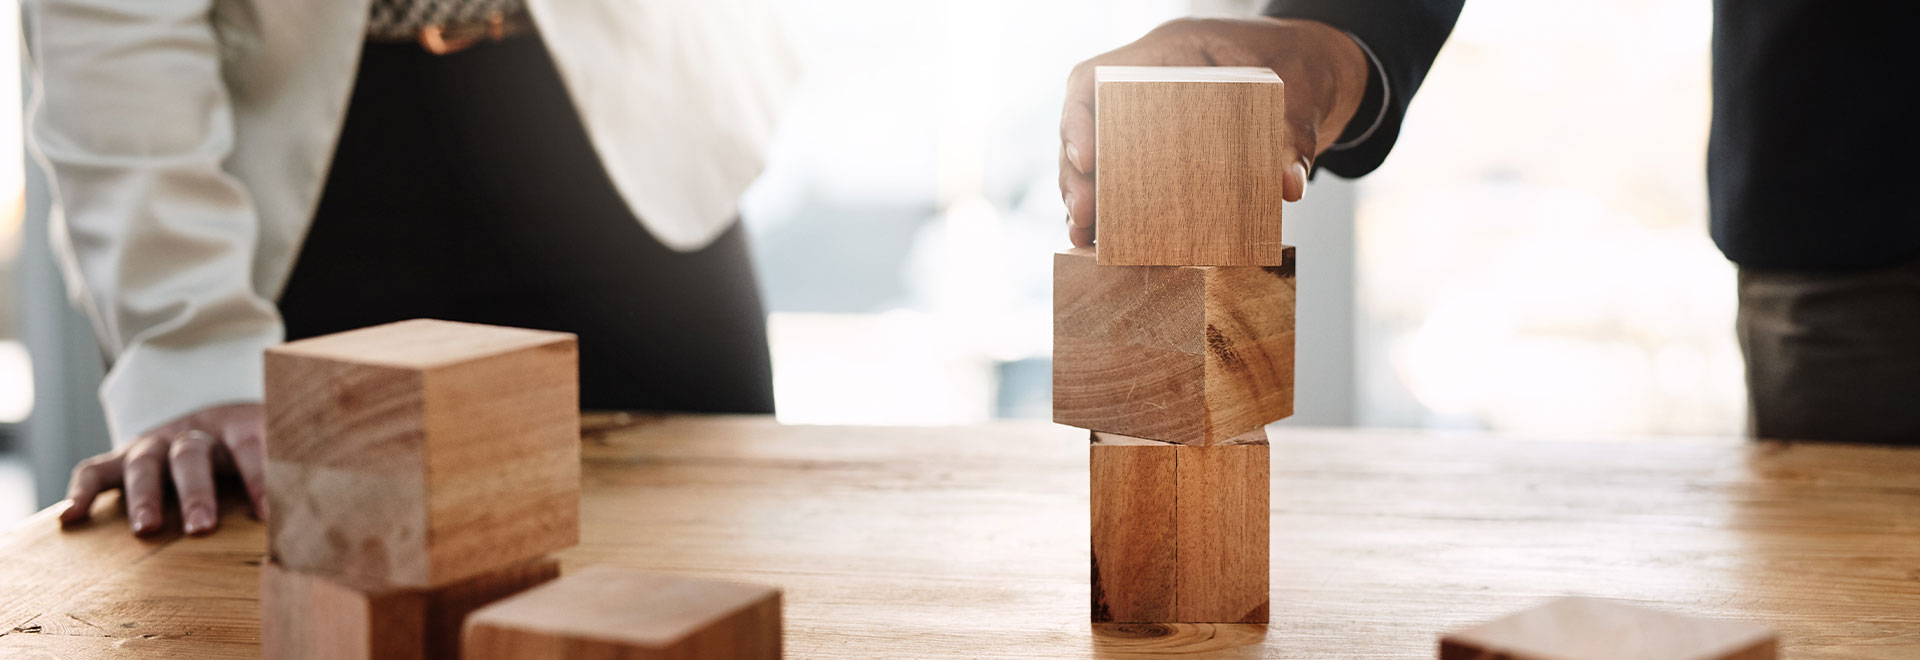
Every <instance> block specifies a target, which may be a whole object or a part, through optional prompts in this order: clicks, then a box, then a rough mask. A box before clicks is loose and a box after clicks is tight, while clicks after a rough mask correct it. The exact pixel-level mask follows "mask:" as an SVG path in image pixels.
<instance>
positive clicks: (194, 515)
mask: <svg viewBox="0 0 1920 660" xmlns="http://www.w3.org/2000/svg"><path fill="white" fill-rule="evenodd" d="M212 528H213V513H212V512H210V511H207V510H206V509H194V510H192V511H189V512H187V533H188V534H199V533H201V532H205V531H207V530H209V529H212Z"/></svg>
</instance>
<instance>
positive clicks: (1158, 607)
mask: <svg viewBox="0 0 1920 660" xmlns="http://www.w3.org/2000/svg"><path fill="white" fill-rule="evenodd" d="M1269 449H1270V448H1269V447H1268V446H1267V441H1266V434H1265V432H1264V431H1255V432H1253V433H1249V434H1247V435H1243V436H1240V437H1237V438H1234V439H1233V440H1230V441H1228V442H1227V443H1223V444H1217V445H1207V446H1189V445H1178V444H1170V443H1163V442H1154V441H1151V440H1141V439H1138V438H1130V437H1126V436H1119V435H1112V434H1107V433H1094V434H1093V439H1092V445H1091V447H1090V449H1089V456H1088V459H1089V461H1088V462H1089V465H1090V467H1091V471H1090V474H1089V476H1090V483H1091V486H1092V497H1091V501H1092V519H1093V620H1094V621H1097V622H1141V623H1265V622H1266V621H1267V616H1268V612H1267V603H1268V594H1267V566H1268V563H1267V558H1268V554H1267V550H1268V542H1269V541H1268V534H1267V532H1268V520H1269V517H1270V515H1271V513H1270V511H1269V509H1268V506H1267V502H1268V500H1267V496H1268V490H1269V486H1268V475H1269V461H1270V451H1269Z"/></svg>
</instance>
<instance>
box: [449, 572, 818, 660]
mask: <svg viewBox="0 0 1920 660" xmlns="http://www.w3.org/2000/svg"><path fill="white" fill-rule="evenodd" d="M463 646H464V654H463V655H464V657H465V658H466V659H467V660H514V659H517V658H555V659H562V658H582V659H585V658H595V659H606V660H611V659H615V658H620V659H629V658H631V659H636V660H637V659H642V658H648V659H651V658H661V659H665V658H674V659H676V660H701V659H706V658H712V659H715V660H719V659H722V658H726V659H740V660H760V659H766V660H777V659H778V658H779V657H780V647H781V644H780V591H779V590H777V589H774V588H772V587H763V586H757V585H749V584H738V583H732V582H718V581H714V580H697V579H692V578H683V577H675V576H670V575H658V574H651V573H642V572H639V571H633V570H626V569H620V568H614V567H610V566H592V567H588V568H587V569H585V570H582V571H580V572H578V573H574V574H571V575H567V576H565V577H562V578H560V579H559V580H555V581H553V582H549V583H547V584H546V585H543V586H539V587H535V588H533V589H530V590H528V591H525V592H522V593H521V594H519V595H516V596H513V597H510V598H507V599H506V600H502V601H500V602H497V603H494V604H492V605H489V606H487V607H484V608H481V609H480V610H479V611H477V612H474V613H473V614H472V615H471V616H469V617H467V624H466V632H465V639H464V644H463Z"/></svg>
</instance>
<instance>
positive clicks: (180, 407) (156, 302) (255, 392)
mask: <svg viewBox="0 0 1920 660" xmlns="http://www.w3.org/2000/svg"><path fill="white" fill-rule="evenodd" d="M24 5H25V10H26V17H27V20H28V21H30V25H31V26H32V32H31V43H30V44H29V45H30V49H31V50H30V53H31V55H32V57H33V58H34V63H35V65H36V67H37V71H38V74H39V75H38V76H37V80H38V83H39V84H38V89H37V91H36V93H35V95H34V101H33V105H32V107H31V109H30V113H31V114H30V118H29V127H30V128H29V135H30V136H31V138H32V145H33V147H34V149H35V151H36V153H37V155H38V157H39V158H41V159H42V165H43V166H44V167H45V168H46V169H47V171H48V173H49V175H50V177H49V178H50V179H51V181H52V186H53V194H54V199H55V203H56V211H55V213H56V217H55V230H54V232H53V241H54V249H55V250H56V251H57V252H58V253H59V254H60V256H61V258H62V265H63V267H64V270H65V274H66V279H67V284H68V289H69V291H71V292H72V294H73V296H74V298H75V302H76V304H77V305H78V306H79V307H80V308H81V310H82V311H83V312H85V313H86V314H87V316H88V317H89V318H90V319H91V320H92V323H93V327H94V330H95V332H96V335H97V339H98V340H99V342H100V344H101V347H102V350H103V352H104V353H105V354H106V355H107V356H108V357H109V358H110V359H111V361H112V364H111V366H110V368H109V369H108V372H107V378H106V382H105V383H104V384H103V385H102V386H101V392H100V395H101V399H102V401H103V402H104V403H105V407H106V411H107V417H108V424H109V427H110V428H111V429H112V433H113V436H114V437H113V440H114V442H115V444H116V445H120V444H124V443H126V442H127V441H129V440H130V439H132V438H133V437H135V436H137V435H139V434H140V433H142V432H145V431H147V430H150V429H152V428H154V427H156V426H159V425H161V424H164V423H166V422H168V421H170V420H172V419H174V418H176V417H179V416H181V415H184V414H186V413H189V412H192V411H194V410H198V409H200V408H205V407H208V406H212V405H218V404H222V403H234V402H248V401H258V400H260V398H261V394H262V383H261V381H262V373H261V361H262V353H263V351H264V350H265V349H266V348H267V347H268V346H272V345H273V344H276V343H278V342H279V341H280V340H281V337H282V334H283V331H282V326H281V323H280V317H279V314H278V312H277V311H276V310H275V308H274V305H273V303H272V302H271V301H270V300H268V299H267V298H266V297H264V296H262V295H260V294H259V293H258V292H257V291H255V290H254V289H253V288H252V284H251V282H252V281H253V278H252V277H251V274H252V268H253V256H254V252H255V250H256V241H257V238H258V235H259V220H258V216H257V214H256V213H255V212H254V209H253V205H252V202H251V200H250V199H249V197H248V195H247V191H246V189H245V187H244V186H243V185H242V184H241V183H240V181H238V180H237V179H235V178H234V177H233V176H232V175H230V174H229V173H227V172H226V171H225V170H224V169H222V163H223V162H224V161H225V159H226V158H227V156H228V154H229V153H230V152H231V150H232V147H233V140H234V129H233V110H232V106H231V103H230V100H229V97H228V94H227V89H226V87H225V83H224V82H223V80H222V77H221V71H220V67H221V59H220V54H219V46H218V41H217V39H216V38H215V34H214V29H213V23H212V21H211V20H210V16H209V12H210V11H211V6H210V2H209V0H140V1H138V2H126V1H124V0H27V1H26V2H25V3H24Z"/></svg>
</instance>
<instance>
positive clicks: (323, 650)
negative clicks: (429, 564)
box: [260, 561, 427, 660]
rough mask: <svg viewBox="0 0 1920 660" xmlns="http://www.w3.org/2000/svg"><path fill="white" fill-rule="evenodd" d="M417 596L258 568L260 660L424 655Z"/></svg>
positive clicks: (398, 659) (423, 611) (271, 565)
mask: <svg viewBox="0 0 1920 660" xmlns="http://www.w3.org/2000/svg"><path fill="white" fill-rule="evenodd" d="M426 619H427V605H426V598H425V596H424V595H423V594H422V593H420V592H419V591H416V590H412V589H406V588H401V587H380V586H374V585H368V584H356V583H350V582H343V581H336V580H332V579H329V578H326V577H322V576H317V575H311V574H307V573H301V572H298V571H292V570H288V569H286V568H284V567H282V566H280V565H278V564H277V563H275V562H272V561H267V562H263V563H262V564H261V565H260V651H261V657H262V658H264V659H265V660H413V659H415V658H423V657H425V653H426Z"/></svg>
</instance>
